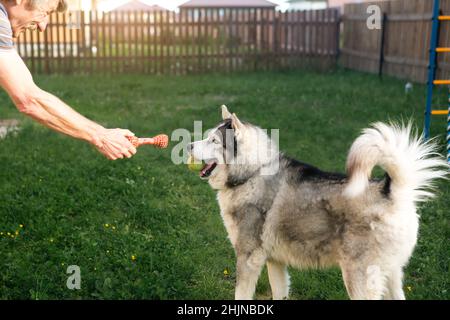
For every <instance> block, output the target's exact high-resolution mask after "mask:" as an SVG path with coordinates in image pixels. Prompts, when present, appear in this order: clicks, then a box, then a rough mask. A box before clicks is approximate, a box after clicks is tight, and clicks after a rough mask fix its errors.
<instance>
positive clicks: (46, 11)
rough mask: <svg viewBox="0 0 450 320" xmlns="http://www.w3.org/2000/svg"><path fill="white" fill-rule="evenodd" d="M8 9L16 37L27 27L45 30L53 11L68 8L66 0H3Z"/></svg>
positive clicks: (62, 10) (61, 10)
mask: <svg viewBox="0 0 450 320" xmlns="http://www.w3.org/2000/svg"><path fill="white" fill-rule="evenodd" d="M1 2H2V4H3V5H4V6H5V8H6V10H7V11H8V17H9V21H10V23H11V28H12V30H13V36H14V38H17V37H18V36H19V35H20V34H21V33H22V32H24V31H25V30H26V29H31V30H35V29H39V31H41V32H43V31H44V30H45V28H46V27H47V24H48V19H49V15H50V14H51V13H52V12H64V11H66V10H67V2H66V0H1Z"/></svg>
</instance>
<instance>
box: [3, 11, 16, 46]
mask: <svg viewBox="0 0 450 320" xmlns="http://www.w3.org/2000/svg"><path fill="white" fill-rule="evenodd" d="M12 35H13V34H12V30H11V24H10V22H9V19H8V14H7V12H6V10H5V7H3V6H2V5H1V4H0V51H4V50H11V49H13V48H14V43H13V39H12Z"/></svg>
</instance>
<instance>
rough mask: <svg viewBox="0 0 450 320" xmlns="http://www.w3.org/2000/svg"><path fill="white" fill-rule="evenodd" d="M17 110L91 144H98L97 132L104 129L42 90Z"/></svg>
mask: <svg viewBox="0 0 450 320" xmlns="http://www.w3.org/2000/svg"><path fill="white" fill-rule="evenodd" d="M19 109H21V111H22V112H24V113H25V114H27V115H29V116H30V117H32V118H33V119H35V120H37V121H39V122H40V123H42V124H44V125H45V126H47V127H49V128H51V129H53V130H56V131H58V132H61V133H64V134H67V135H69V136H71V137H75V138H78V139H82V140H86V141H88V142H90V143H93V144H98V143H100V142H99V141H97V140H96V139H97V136H98V133H99V131H101V130H103V129H104V128H103V127H102V126H100V125H99V124H97V123H95V122H93V121H91V120H89V119H87V118H85V117H83V116H82V115H80V114H79V113H78V112H76V111H75V110H73V109H72V108H70V107H69V106H68V105H66V104H65V103H64V102H63V101H61V100H60V99H58V98H57V97H55V96H53V95H52V94H50V93H47V92H45V91H43V90H40V89H37V91H36V92H35V93H34V94H32V95H30V97H29V98H28V99H27V100H26V101H25V103H24V105H23V106H21V107H20V108H19Z"/></svg>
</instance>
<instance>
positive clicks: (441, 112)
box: [431, 110, 448, 116]
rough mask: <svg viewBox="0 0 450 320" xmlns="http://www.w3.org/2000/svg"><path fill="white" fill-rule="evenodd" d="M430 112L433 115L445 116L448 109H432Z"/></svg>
mask: <svg viewBox="0 0 450 320" xmlns="http://www.w3.org/2000/svg"><path fill="white" fill-rule="evenodd" d="M431 114H432V115H434V116H446V115H448V110H433V111H431Z"/></svg>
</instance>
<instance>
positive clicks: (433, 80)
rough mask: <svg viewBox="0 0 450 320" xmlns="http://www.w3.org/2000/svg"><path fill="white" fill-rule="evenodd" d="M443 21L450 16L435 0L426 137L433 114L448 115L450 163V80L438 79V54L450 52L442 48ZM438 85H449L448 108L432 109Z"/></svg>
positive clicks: (437, 0) (448, 157)
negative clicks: (441, 26) (445, 13)
mask: <svg viewBox="0 0 450 320" xmlns="http://www.w3.org/2000/svg"><path fill="white" fill-rule="evenodd" d="M442 21H450V16H443V15H441V13H440V0H434V5H433V25H432V30H431V45H430V64H429V66H428V94H427V108H426V111H425V132H424V135H425V139H429V138H430V123H431V116H432V115H447V160H448V161H449V163H450V80H436V68H437V59H436V58H437V54H438V53H444V52H450V48H440V47H438V45H439V25H440V23H441V22H442ZM437 85H449V96H448V108H447V110H432V101H433V88H434V86H437Z"/></svg>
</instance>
